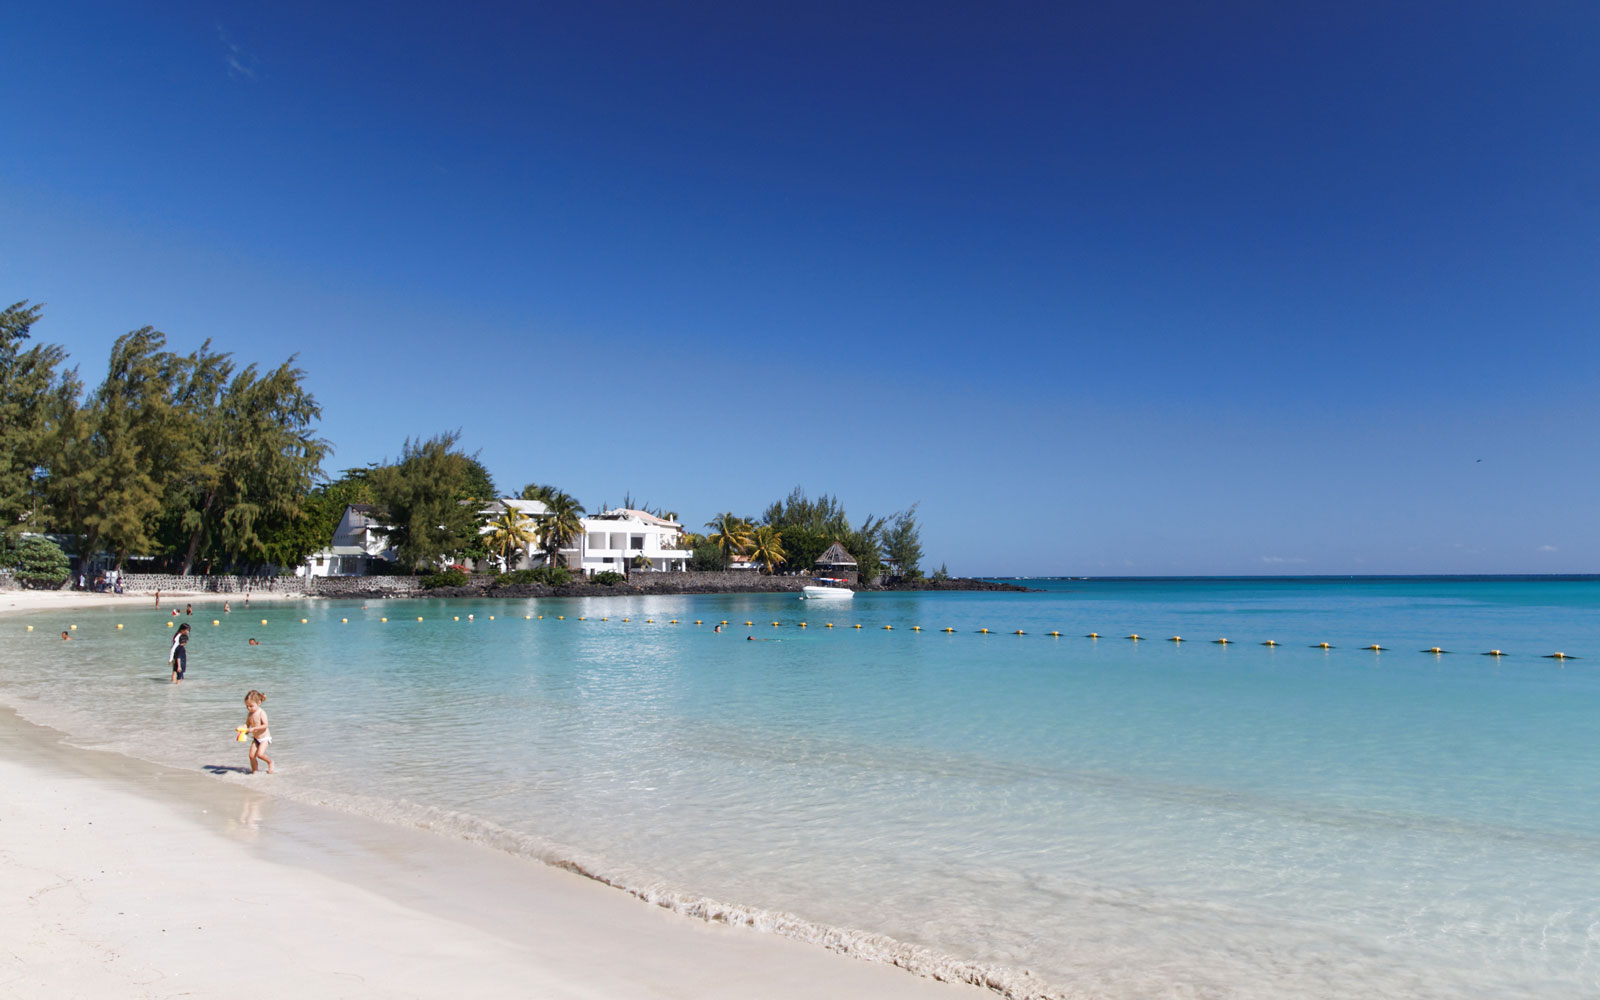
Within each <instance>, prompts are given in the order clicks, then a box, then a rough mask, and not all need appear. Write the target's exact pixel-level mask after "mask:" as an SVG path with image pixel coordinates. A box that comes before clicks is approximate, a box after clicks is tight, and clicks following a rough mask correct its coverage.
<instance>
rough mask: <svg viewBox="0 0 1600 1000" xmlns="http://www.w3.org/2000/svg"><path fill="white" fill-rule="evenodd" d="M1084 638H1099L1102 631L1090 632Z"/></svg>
mask: <svg viewBox="0 0 1600 1000" xmlns="http://www.w3.org/2000/svg"><path fill="white" fill-rule="evenodd" d="M1084 638H1085V639H1098V638H1100V633H1099V632H1090V633H1089V634H1088V635H1086V636H1084Z"/></svg>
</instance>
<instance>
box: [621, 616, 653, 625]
mask: <svg viewBox="0 0 1600 1000" xmlns="http://www.w3.org/2000/svg"><path fill="white" fill-rule="evenodd" d="M622 620H623V621H627V620H628V619H626V618H624V619H622ZM644 623H645V624H646V625H654V624H655V623H656V620H655V619H654V618H646V619H645V620H644Z"/></svg>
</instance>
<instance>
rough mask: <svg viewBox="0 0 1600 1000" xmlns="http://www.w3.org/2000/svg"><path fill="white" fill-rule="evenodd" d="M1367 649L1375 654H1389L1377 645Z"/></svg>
mask: <svg viewBox="0 0 1600 1000" xmlns="http://www.w3.org/2000/svg"><path fill="white" fill-rule="evenodd" d="M1367 648H1368V649H1370V650H1372V651H1373V652H1374V653H1383V652H1387V650H1386V649H1384V647H1382V646H1380V645H1378V644H1377V643H1373V644H1372V645H1370V646H1368V647H1367Z"/></svg>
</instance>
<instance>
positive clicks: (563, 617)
mask: <svg viewBox="0 0 1600 1000" xmlns="http://www.w3.org/2000/svg"><path fill="white" fill-rule="evenodd" d="M566 620H567V616H566V615H556V621H558V622H564V621H566Z"/></svg>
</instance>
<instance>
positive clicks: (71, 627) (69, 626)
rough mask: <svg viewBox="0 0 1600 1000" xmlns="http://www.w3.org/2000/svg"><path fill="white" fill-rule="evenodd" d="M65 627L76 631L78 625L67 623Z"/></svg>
mask: <svg viewBox="0 0 1600 1000" xmlns="http://www.w3.org/2000/svg"><path fill="white" fill-rule="evenodd" d="M67 628H69V629H71V630H72V631H74V632H76V631H78V626H76V625H68V626H67Z"/></svg>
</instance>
